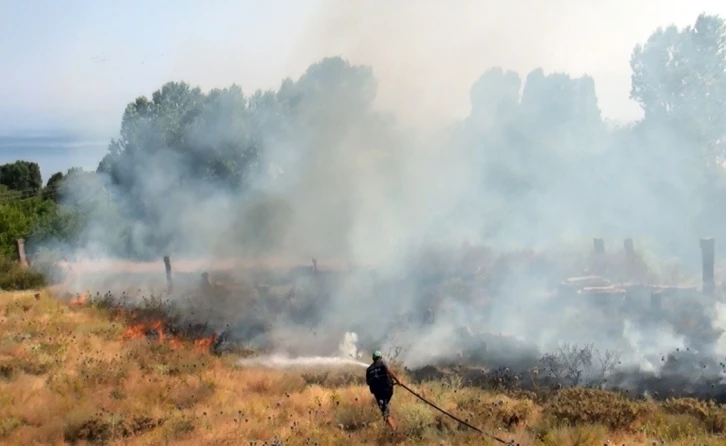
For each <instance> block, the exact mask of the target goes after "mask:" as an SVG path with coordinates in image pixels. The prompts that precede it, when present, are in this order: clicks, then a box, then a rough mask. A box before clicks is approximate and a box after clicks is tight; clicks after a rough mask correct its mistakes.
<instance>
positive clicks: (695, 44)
mask: <svg viewBox="0 0 726 446" xmlns="http://www.w3.org/2000/svg"><path fill="white" fill-rule="evenodd" d="M630 66H631V68H632V88H631V93H630V96H631V98H632V99H634V100H635V101H637V102H638V104H640V106H641V107H642V109H643V111H644V113H645V118H644V122H645V123H650V124H652V125H659V126H660V127H661V128H665V129H668V131H669V132H670V133H671V134H672V136H675V137H676V138H677V140H678V141H679V143H680V144H682V145H684V146H690V147H691V148H692V150H695V151H697V152H698V155H699V156H700V157H701V159H702V161H704V162H705V163H706V164H707V165H714V164H720V163H722V162H723V161H724V158H725V157H726V144H725V141H726V113H725V112H724V110H726V23H725V22H724V20H723V19H722V18H721V17H719V16H713V15H706V14H701V15H699V16H698V18H697V19H696V22H695V24H694V25H691V26H687V27H685V28H683V29H678V28H677V27H676V26H675V25H671V26H669V27H667V28H659V29H658V30H656V31H655V32H654V33H653V34H652V35H651V36H650V37H649V38H648V40H647V41H646V42H645V44H643V45H638V46H636V47H635V49H634V51H633V54H632V57H631V60H630Z"/></svg>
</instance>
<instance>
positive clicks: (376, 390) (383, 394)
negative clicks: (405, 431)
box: [366, 350, 400, 431]
mask: <svg viewBox="0 0 726 446" xmlns="http://www.w3.org/2000/svg"><path fill="white" fill-rule="evenodd" d="M399 383H400V381H399V380H398V378H397V377H396V375H394V374H393V372H391V369H389V368H388V364H386V362H385V361H384V360H383V355H382V354H381V352H380V351H378V350H376V351H374V352H373V363H372V364H371V365H369V366H368V368H367V369H366V384H367V385H368V389H370V391H371V393H372V394H373V396H374V397H375V398H376V403H378V408H379V409H380V410H381V414H382V415H383V420H384V421H385V422H386V424H387V425H389V426H390V427H391V429H393V430H394V431H395V430H396V424H395V423H394V422H393V419H392V418H391V414H390V409H389V404H390V402H391V398H393V386H395V385H396V384H399Z"/></svg>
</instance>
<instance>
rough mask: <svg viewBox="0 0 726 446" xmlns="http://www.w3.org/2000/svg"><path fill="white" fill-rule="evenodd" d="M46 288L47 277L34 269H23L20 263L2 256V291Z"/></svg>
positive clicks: (0, 280) (0, 266)
mask: <svg viewBox="0 0 726 446" xmlns="http://www.w3.org/2000/svg"><path fill="white" fill-rule="evenodd" d="M43 286H45V277H44V276H43V274H41V273H40V272H38V271H36V270H35V269H33V268H27V269H23V268H21V267H20V264H18V262H15V261H12V260H10V259H8V258H7V257H4V256H0V289H3V290H9V291H19V290H30V289H35V288H42V287H43Z"/></svg>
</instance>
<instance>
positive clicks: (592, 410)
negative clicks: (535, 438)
mask: <svg viewBox="0 0 726 446" xmlns="http://www.w3.org/2000/svg"><path fill="white" fill-rule="evenodd" d="M648 409H649V408H648V406H647V404H646V403H643V402H637V401H630V400H628V399H626V398H625V397H624V396H622V395H620V394H618V393H615V392H609V391H605V390H599V389H585V388H570V389H564V390H562V391H561V392H560V393H559V395H558V396H557V398H554V399H553V400H552V401H551V402H550V403H548V404H547V405H546V406H545V412H546V413H547V414H548V415H551V416H553V417H554V418H555V419H556V420H558V421H565V422H567V423H570V424H573V425H574V424H600V425H604V426H608V427H610V428H612V429H614V430H620V429H630V428H633V427H634V424H635V422H636V421H638V420H640V419H642V418H644V416H645V415H646V414H647V413H648V412H649V410H648Z"/></svg>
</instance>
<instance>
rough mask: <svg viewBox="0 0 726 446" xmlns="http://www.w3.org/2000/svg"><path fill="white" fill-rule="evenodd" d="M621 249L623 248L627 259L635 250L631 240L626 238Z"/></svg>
mask: <svg viewBox="0 0 726 446" xmlns="http://www.w3.org/2000/svg"><path fill="white" fill-rule="evenodd" d="M623 247H624V248H625V253H626V254H627V255H628V257H630V256H632V255H634V254H635V248H634V247H633V239H632V238H626V239H625V241H624V242H623Z"/></svg>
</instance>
